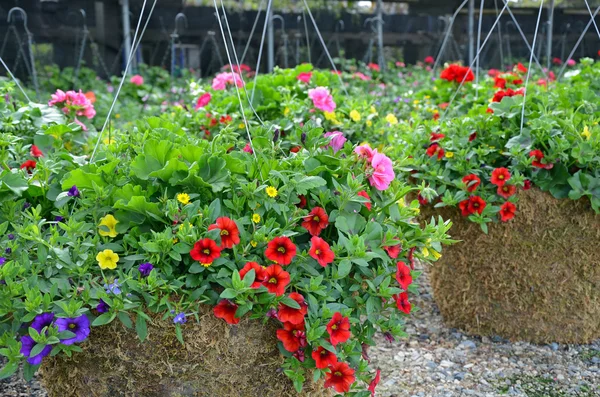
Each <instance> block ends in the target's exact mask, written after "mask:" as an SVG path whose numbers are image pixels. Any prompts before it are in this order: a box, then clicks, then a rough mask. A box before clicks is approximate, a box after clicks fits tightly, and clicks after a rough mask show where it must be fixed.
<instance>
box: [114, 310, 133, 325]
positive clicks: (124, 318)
mask: <svg viewBox="0 0 600 397" xmlns="http://www.w3.org/2000/svg"><path fill="white" fill-rule="evenodd" d="M117 316H118V317H119V320H121V322H122V323H123V325H124V326H125V327H127V328H130V329H131V328H133V323H132V322H131V318H129V315H128V314H127V313H125V312H119V314H118V315H117Z"/></svg>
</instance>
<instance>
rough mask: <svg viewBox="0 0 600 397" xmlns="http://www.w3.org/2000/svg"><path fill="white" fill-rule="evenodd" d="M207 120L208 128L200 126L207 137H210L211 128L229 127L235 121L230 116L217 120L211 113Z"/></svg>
mask: <svg viewBox="0 0 600 397" xmlns="http://www.w3.org/2000/svg"><path fill="white" fill-rule="evenodd" d="M206 118H207V119H209V121H208V127H206V126H200V128H201V129H202V131H204V133H205V134H206V136H210V130H209V128H212V127H215V126H216V125H218V124H223V125H227V124H229V123H231V122H232V121H233V118H232V117H231V116H230V115H228V114H226V115H225V116H221V117H219V118H218V119H217V118H216V117H213V115H212V114H211V113H206Z"/></svg>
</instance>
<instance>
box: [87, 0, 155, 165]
mask: <svg viewBox="0 0 600 397" xmlns="http://www.w3.org/2000/svg"><path fill="white" fill-rule="evenodd" d="M157 1H158V0H154V3H153V4H152V8H151V9H150V13H149V14H148V19H146V24H145V25H144V28H143V29H142V32H141V34H140V39H139V41H138V42H137V44H136V39H137V37H138V31H139V29H140V25H141V24H142V19H143V17H144V10H145V9H146V3H147V0H144V4H143V5H142V10H141V11H140V18H139V19H138V23H137V26H136V28H135V34H134V35H133V46H131V49H130V51H129V56H128V58H127V63H126V64H125V71H124V73H123V76H122V77H121V82H120V84H119V88H118V90H117V93H116V94H115V97H114V99H113V101H112V104H111V105H110V108H109V109H108V114H107V115H106V120H104V124H103V125H102V129H101V130H100V134H98V140H97V141H96V145H95V146H94V151H93V152H92V155H91V157H90V164H92V163H93V162H94V156H95V155H96V151H97V150H98V147H99V146H100V142H101V141H102V135H103V134H104V130H105V129H106V126H107V125H108V122H109V120H110V116H111V114H112V111H113V109H114V107H115V104H116V103H117V99H119V94H120V93H121V89H122V88H123V83H124V82H125V78H126V77H127V72H129V66H130V65H131V60H132V59H133V55H134V54H135V52H136V50H137V47H138V46H139V44H140V42H141V41H142V37H143V36H144V32H145V31H146V27H147V26H148V21H150V18H151V17H152V12H153V11H154V7H155V6H156V2H157Z"/></svg>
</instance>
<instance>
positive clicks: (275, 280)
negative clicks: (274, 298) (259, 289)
mask: <svg viewBox="0 0 600 397" xmlns="http://www.w3.org/2000/svg"><path fill="white" fill-rule="evenodd" d="M269 284H277V279H276V278H275V277H271V278H270V279H269Z"/></svg>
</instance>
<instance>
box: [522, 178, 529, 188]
mask: <svg viewBox="0 0 600 397" xmlns="http://www.w3.org/2000/svg"><path fill="white" fill-rule="evenodd" d="M529 189H531V181H530V180H529V179H525V181H523V190H529Z"/></svg>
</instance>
